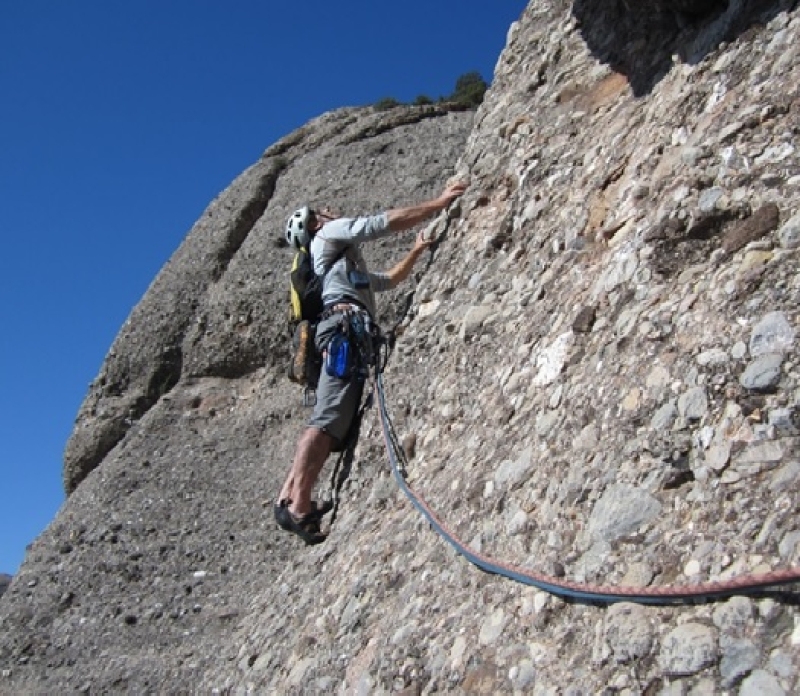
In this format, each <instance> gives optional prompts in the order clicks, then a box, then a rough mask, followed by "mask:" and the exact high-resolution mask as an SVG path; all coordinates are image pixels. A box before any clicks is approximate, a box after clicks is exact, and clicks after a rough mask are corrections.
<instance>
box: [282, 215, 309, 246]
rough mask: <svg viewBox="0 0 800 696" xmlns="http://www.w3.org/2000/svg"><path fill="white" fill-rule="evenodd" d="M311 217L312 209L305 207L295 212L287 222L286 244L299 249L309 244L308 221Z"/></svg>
mask: <svg viewBox="0 0 800 696" xmlns="http://www.w3.org/2000/svg"><path fill="white" fill-rule="evenodd" d="M310 217H311V208H309V207H308V206H307V205H304V206H303V207H302V208H299V209H298V210H295V211H294V212H293V213H292V214H291V215H290V216H289V219H288V220H287V221H286V243H287V244H288V245H289V246H291V247H294V248H295V249H299V248H300V247H304V246H306V244H308V240H309V235H308V219H309V218H310Z"/></svg>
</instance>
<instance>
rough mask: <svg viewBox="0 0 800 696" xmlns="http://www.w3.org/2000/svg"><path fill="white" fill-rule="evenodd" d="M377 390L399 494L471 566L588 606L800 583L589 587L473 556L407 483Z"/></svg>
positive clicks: (771, 576)
mask: <svg viewBox="0 0 800 696" xmlns="http://www.w3.org/2000/svg"><path fill="white" fill-rule="evenodd" d="M376 372H377V374H376V378H375V391H376V392H377V395H378V410H379V413H380V418H381V425H382V428H383V435H384V439H385V441H386V449H387V451H388V454H389V461H390V463H391V466H392V471H393V473H394V476H395V479H396V480H397V483H398V485H399V486H400V489H401V490H402V491H403V493H404V494H405V495H406V497H407V498H408V499H409V500H410V501H411V503H412V504H413V505H414V507H416V508H417V510H419V511H420V512H421V513H422V514H423V516H424V517H426V518H427V520H428V522H429V523H430V524H431V526H432V527H433V529H434V531H435V532H436V533H437V534H439V536H441V537H442V538H443V539H444V540H445V541H446V542H447V543H449V544H450V545H451V546H452V547H453V548H454V549H455V550H456V551H457V552H458V553H459V554H461V555H462V556H464V557H465V558H466V559H467V560H468V561H469V562H470V563H472V564H474V565H475V566H477V567H478V568H480V569H481V570H483V571H485V572H487V573H492V574H496V575H501V576H503V577H506V578H508V579H510V580H514V581H515V582H520V583H523V584H525V585H532V586H533V587H538V588H539V589H541V590H545V591H546V592H550V593H551V594H554V595H557V596H560V597H565V598H568V599H572V600H579V601H584V602H600V603H611V602H636V603H639V604H658V605H664V604H678V603H689V602H692V601H697V600H701V601H703V600H711V599H716V598H720V597H729V596H732V595H742V594H751V595H752V594H758V593H761V592H763V590H765V589H767V588H771V587H776V586H780V585H788V584H792V583H798V582H800V567H798V566H795V567H793V568H788V569H785V570H777V571H774V572H771V573H763V574H758V575H742V576H739V577H735V578H732V579H730V580H724V581H720V582H706V583H701V584H697V585H669V586H662V587H625V586H619V587H617V586H611V585H591V584H584V583H577V582H571V581H568V580H562V579H560V578H554V577H551V576H548V575H544V574H542V573H537V572H535V571H532V570H529V569H527V568H522V567H519V566H516V565H513V564H510V563H504V562H502V561H498V560H495V559H492V558H490V557H488V556H485V555H483V554H480V553H478V552H477V551H473V550H472V549H470V548H469V546H467V544H465V543H464V542H463V541H461V540H460V539H459V538H458V537H457V536H456V534H455V533H454V532H453V531H452V530H451V529H450V528H448V527H447V525H446V524H445V523H444V522H443V521H442V520H441V519H440V518H439V517H438V516H437V515H436V513H435V512H434V511H433V510H432V509H431V508H430V506H429V505H428V503H426V502H425V500H424V499H423V498H422V497H420V496H419V495H418V494H417V493H416V492H415V491H414V490H413V489H412V488H411V486H409V484H408V481H407V471H406V465H407V461H406V457H405V453H404V452H403V448H402V447H401V446H400V443H399V441H398V438H397V433H396V432H395V430H394V425H393V424H392V421H391V418H390V416H389V411H388V408H387V406H386V397H385V394H384V389H383V374H382V373H381V371H376Z"/></svg>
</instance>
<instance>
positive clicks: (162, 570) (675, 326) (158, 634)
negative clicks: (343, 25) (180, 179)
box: [0, 0, 800, 694]
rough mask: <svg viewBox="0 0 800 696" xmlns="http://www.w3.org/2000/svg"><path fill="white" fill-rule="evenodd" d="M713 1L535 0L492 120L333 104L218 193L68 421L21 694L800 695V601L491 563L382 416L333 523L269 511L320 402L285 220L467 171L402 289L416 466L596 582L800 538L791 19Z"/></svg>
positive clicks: (492, 539)
mask: <svg viewBox="0 0 800 696" xmlns="http://www.w3.org/2000/svg"><path fill="white" fill-rule="evenodd" d="M693 8H694V10H697V11H694V10H692V11H691V12H690V11H687V10H689V9H692V8H690V7H689V3H684V2H667V1H666V0H665V1H664V2H656V1H655V0H651V1H649V2H643V3H633V2H624V1H620V2H615V1H614V2H612V1H606V2H603V1H601V0H582V1H576V2H574V3H570V2H566V0H541V1H539V2H535V3H531V4H530V5H529V7H528V8H527V9H526V11H525V12H524V13H523V15H522V17H521V18H520V20H519V21H518V22H517V23H515V24H514V25H513V26H512V28H511V30H510V32H509V37H508V45H507V47H506V49H505V50H504V51H503V53H502V55H501V56H500V59H499V61H498V64H497V68H496V74H495V76H494V80H493V82H492V86H491V89H490V90H489V92H488V93H487V97H486V100H485V102H484V104H483V105H482V106H481V108H480V109H479V110H478V112H477V114H475V115H474V118H473V115H471V114H469V113H453V112H447V111H446V110H445V109H430V110H425V111H419V110H416V109H412V108H407V109H401V110H397V111H389V112H383V113H380V114H372V113H370V112H369V110H364V109H344V110H341V111H337V112H334V113H332V114H326V115H325V116H322V117H321V118H319V119H317V120H316V121H313V122H312V123H310V124H308V126H306V127H304V128H303V129H300V130H299V131H297V132H296V133H293V134H291V135H290V136H288V137H287V138H285V139H284V140H283V141H281V142H279V143H277V144H276V145H274V146H272V147H270V148H269V149H268V150H267V151H266V153H265V154H264V157H262V159H261V160H260V161H259V162H258V163H256V164H255V165H253V167H251V168H250V169H249V170H248V171H246V172H245V173H244V174H242V176H241V177H239V179H237V180H236V181H235V182H234V183H233V184H232V185H231V187H230V188H229V189H228V190H227V191H225V192H223V194H222V195H221V196H220V197H219V198H218V199H217V200H216V201H214V202H213V203H212V204H211V206H210V207H209V209H208V210H207V211H206V212H205V213H204V214H203V216H202V217H201V219H200V221H198V223H197V225H196V226H195V227H194V228H193V229H192V231H191V232H190V234H189V235H188V237H187V238H186V240H185V242H184V243H183V245H182V246H181V247H180V248H179V249H178V250H177V251H176V253H175V255H174V257H173V258H172V259H171V260H170V262H169V263H168V264H167V266H166V267H165V268H164V270H163V271H162V272H161V273H160V274H159V276H158V277H157V278H156V280H155V281H154V283H153V286H152V287H151V289H150V290H149V291H148V293H147V295H146V296H145V297H144V298H143V300H142V302H141V303H140V304H139V305H138V306H137V308H136V309H135V310H134V312H133V314H132V315H131V318H130V319H129V320H128V322H126V324H125V326H124V327H123V328H122V331H121V332H120V335H119V337H118V338H117V339H116V341H115V343H114V345H113V346H112V349H111V351H110V353H109V356H108V358H107V359H106V361H105V363H104V365H103V367H102V369H101V372H100V375H99V376H98V378H97V380H96V381H95V383H94V384H93V385H92V387H91V389H90V392H89V395H88V396H87V400H86V402H85V404H84V406H83V407H82V409H81V412H80V413H79V416H78V422H77V424H76V430H75V433H74V434H73V436H72V437H71V439H70V442H69V444H68V447H67V452H66V457H65V482H66V486H67V489H68V490H69V491H71V495H70V497H69V499H68V501H67V504H66V505H65V506H64V508H63V509H62V511H61V512H60V513H59V515H58V517H57V518H56V519H55V520H54V521H53V523H52V524H51V525H50V527H49V528H48V529H47V530H46V531H45V532H44V533H43V534H42V535H41V537H40V538H39V539H38V540H37V541H36V542H35V543H34V544H33V546H32V548H31V550H30V552H29V553H28V556H27V558H26V560H25V562H24V563H23V565H22V567H21V568H20V571H19V573H18V574H17V575H16V576H15V577H14V579H13V581H12V584H11V586H10V588H9V589H8V591H7V592H6V593H5V595H4V596H3V598H2V600H1V601H0V621H2V627H3V628H2V632H0V670H2V672H0V675H1V676H0V692H2V693H9V694H11V693H24V692H26V691H27V692H43V693H57V692H75V691H80V690H86V691H90V692H115V691H120V692H123V691H126V692H135V693H177V692H181V691H185V690H187V689H189V690H199V691H209V692H212V693H232V694H239V693H240V694H245V693H297V694H301V693H329V692H336V693H363V694H367V693H390V692H393V691H398V692H402V693H406V694H411V693H435V692H439V693H534V694H549V693H565V694H579V693H628V694H639V693H642V694H687V693H739V694H763V693H769V694H773V693H774V694H784V693H785V694H789V693H797V692H798V691H799V690H800V664H799V658H798V653H797V644H798V642H800V636H798V632H797V630H796V628H795V626H796V625H797V623H798V619H799V618H800V614H799V613H798V610H797V608H796V601H795V599H796V598H794V597H792V596H791V595H789V596H787V595H786V594H772V595H769V596H763V595H757V596H734V597H731V598H729V599H725V600H720V601H716V602H710V603H705V604H690V605H686V606H683V605H679V606H641V605H637V604H632V603H628V602H623V603H619V604H614V605H612V606H595V605H589V604H583V603H580V602H567V601H564V600H563V599H560V598H558V597H557V596H554V595H551V594H548V593H545V592H543V591H541V590H538V589H536V588H534V587H527V586H524V585H520V584H516V583H514V582H511V581H509V580H506V579H503V578H501V577H497V576H489V575H486V574H483V573H481V572H479V571H477V570H476V569H475V568H474V567H473V566H471V565H470V564H469V563H467V562H466V561H465V560H464V559H463V558H462V557H460V556H457V555H455V554H453V553H452V552H451V551H450V548H449V547H448V546H446V545H445V544H444V543H443V542H442V540H441V539H440V538H439V537H437V536H436V535H435V534H434V533H433V532H432V531H431V529H430V527H429V525H428V524H427V523H426V522H425V520H424V519H423V518H422V517H420V515H419V514H418V513H417V512H416V511H415V510H414V509H413V508H412V507H411V506H410V505H409V503H408V502H407V501H406V499H405V498H404V497H403V496H402V494H401V493H400V492H399V491H398V487H397V486H396V484H395V482H394V481H393V479H392V478H391V475H390V473H389V471H388V467H387V463H386V462H387V457H386V454H385V452H384V451H383V445H382V441H381V439H380V436H379V427H378V425H377V419H376V418H375V414H374V413H373V414H371V415H368V417H367V420H366V422H365V425H364V428H363V430H362V439H361V443H360V445H359V448H358V451H357V457H356V461H355V464H354V467H353V471H352V473H351V477H350V480H349V481H348V484H347V486H346V488H345V500H344V502H343V506H342V508H341V510H340V513H339V516H338V517H337V520H336V523H335V525H334V526H333V529H332V532H331V536H330V538H329V539H328V541H327V542H326V543H325V544H323V545H321V546H319V547H314V548H313V549H306V548H305V547H302V546H301V545H300V544H299V542H298V541H297V540H296V539H294V538H293V537H289V536H288V535H285V534H283V533H279V532H277V531H276V530H275V525H274V522H273V521H272V518H271V513H270V510H269V509H268V508H266V509H264V508H263V507H262V502H263V501H265V500H267V501H269V500H270V499H271V498H272V497H273V496H274V495H275V493H276V491H277V488H278V487H279V485H280V483H281V481H282V477H283V475H284V474H285V470H286V468H287V466H288V463H289V460H290V457H291V454H292V450H293V445H294V439H295V438H296V436H297V434H298V433H299V432H300V430H301V428H302V426H303V421H304V418H305V415H306V414H305V412H304V410H303V409H302V408H301V407H300V398H299V394H298V393H297V391H296V390H295V389H294V388H293V386H292V385H291V384H289V383H288V381H287V380H286V378H285V376H284V371H285V362H286V347H285V343H286V341H285V333H284V331H285V330H284V325H283V313H284V312H285V302H286V295H285V293H286V289H285V288H286V285H285V283H286V278H285V273H286V264H287V263H288V259H287V256H288V252H287V251H286V250H285V249H280V248H277V247H276V246H275V241H274V240H275V237H276V234H278V235H279V232H280V230H281V228H282V225H283V220H284V218H285V216H286V214H287V213H288V212H289V211H291V210H292V209H293V208H294V207H295V206H296V205H298V204H299V203H300V202H302V200H303V199H307V200H311V201H313V202H318V203H321V202H330V203H331V204H332V205H334V206H336V207H339V208H342V209H344V210H347V211H352V210H375V209H380V208H382V207H387V206H392V205H402V204H404V203H409V202H412V201H414V200H416V199H419V198H421V197H425V196H428V195H431V194H434V193H436V192H437V191H438V190H439V189H440V188H441V187H442V185H443V184H444V183H445V181H446V180H447V179H448V178H451V177H452V176H464V177H469V179H470V181H471V187H470V190H469V192H468V193H467V195H466V196H465V197H464V198H463V200H462V201H461V203H460V205H458V206H457V207H456V209H454V210H451V211H450V214H449V216H447V217H445V216H442V218H441V219H439V220H437V221H436V222H435V223H433V225H432V226H431V231H432V232H436V233H439V234H441V236H442V244H441V246H440V248H439V251H438V252H437V255H436V257H435V259H434V261H433V263H432V264H431V265H430V266H428V267H421V268H420V269H419V273H418V274H417V277H416V279H415V281H414V282H413V283H411V284H409V285H406V286H404V287H403V288H402V289H401V290H399V291H398V292H397V293H396V294H395V295H393V296H391V297H389V298H383V300H384V301H383V302H382V303H381V312H382V317H381V319H382V323H383V324H384V325H385V326H389V325H391V324H392V323H394V322H395V321H398V320H399V321H400V322H401V329H402V332H401V334H400V337H399V339H398V342H397V345H396V348H395V351H394V353H393V355H392V358H391V361H390V362H389V365H388V368H387V371H386V373H385V376H384V380H385V383H386V391H387V398H388V401H389V406H390V410H391V412H392V416H393V418H394V423H395V427H396V429H397V432H398V434H399V436H400V437H401V440H402V441H403V442H404V443H405V445H406V449H407V450H408V451H409V452H410V453H412V454H413V457H412V458H411V460H410V462H409V472H408V473H409V481H410V484H411V485H412V486H413V488H414V489H415V490H416V491H418V492H420V493H421V494H422V495H423V497H424V498H425V499H426V500H427V501H428V503H429V504H430V506H431V507H432V508H433V509H434V510H435V511H436V512H437V513H438V514H439V515H440V516H441V517H442V518H444V519H445V520H446V522H447V524H448V526H449V527H450V528H451V529H452V530H453V531H454V532H455V533H456V534H457V535H458V536H459V537H460V538H461V539H463V540H464V541H466V542H467V543H468V544H469V545H470V547H471V548H472V549H474V550H476V551H478V552H480V553H482V554H485V555H488V556H491V557H494V558H498V559H500V560H501V561H506V562H510V563H514V564H515V565H520V566H527V567H530V568H531V569H533V570H536V571H539V572H544V573H547V574H549V575H552V576H555V577H563V578H564V579H565V580H569V581H572V582H582V583H587V584H589V585H598V584H601V585H608V584H610V585H637V586H651V587H652V586H663V585H672V584H683V585H691V584H694V583H702V582H706V581H724V580H726V579H728V578H731V577H734V576H738V575H740V574H743V573H759V572H766V571H769V570H773V569H778V568H786V567H789V566H792V565H796V564H797V563H798V555H799V553H798V541H800V529H798V521H797V519H798V518H797V510H798V480H800V457H799V456H798V452H799V451H800V450H799V448H798V443H800V371H799V370H798V340H800V339H798V336H797V333H798V328H799V327H800V317H799V316H798V315H799V314H800V310H798V305H799V304H800V303H799V302H798V300H799V299H800V273H798V270H800V259H799V258H798V253H800V252H798V246H799V245H800V232H798V230H800V222H799V221H798V216H799V215H800V213H798V201H799V200H800V154H799V153H798V151H797V145H796V141H797V135H798V131H800V88H798V85H800V61H799V60H798V52H800V48H798V47H800V12H798V10H797V8H796V3H794V2H764V1H758V0H729V2H727V3H725V2H722V3H715V2H704V3H695V4H693ZM408 243H409V237H403V238H398V239H394V240H392V242H391V243H387V244H385V245H383V246H379V247H375V248H373V249H371V250H370V253H371V254H372V255H373V256H372V257H371V260H373V265H374V266H376V267H379V266H383V265H385V264H388V263H391V260H390V259H395V258H397V257H398V256H399V255H400V254H401V253H402V250H403V249H405V248H407V246H408ZM412 290H413V291H414V292H413V296H409V294H408V293H409V292H410V291H412ZM409 299H410V302H409ZM406 308H408V311H405V310H406ZM331 464H332V462H331ZM330 469H331V465H330V464H329V466H328V467H327V468H326V471H325V473H324V474H323V481H327V479H326V476H327V475H329V474H330ZM787 599H788V600H789V601H787Z"/></svg>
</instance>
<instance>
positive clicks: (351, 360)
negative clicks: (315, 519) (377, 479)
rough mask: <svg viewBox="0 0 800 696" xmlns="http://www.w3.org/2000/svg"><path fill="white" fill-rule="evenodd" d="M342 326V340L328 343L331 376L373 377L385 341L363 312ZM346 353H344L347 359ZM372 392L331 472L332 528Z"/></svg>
mask: <svg viewBox="0 0 800 696" xmlns="http://www.w3.org/2000/svg"><path fill="white" fill-rule="evenodd" d="M344 323H345V324H346V326H343V327H342V329H343V332H344V334H343V338H338V339H337V338H336V335H335V336H334V339H332V341H331V343H333V342H334V340H338V341H339V346H338V347H337V348H336V349H335V350H336V351H337V352H338V353H339V355H337V356H335V357H334V358H332V359H331V360H330V361H329V362H330V363H331V370H333V371H334V373H337V372H338V373H337V374H336V375H335V376H340V378H343V377H344V376H345V375H346V376H347V378H348V379H357V380H359V381H361V382H364V383H365V382H366V381H367V380H368V379H369V374H370V368H373V369H374V371H375V374H378V373H379V372H380V371H382V370H383V365H384V364H385V360H384V359H383V358H382V356H383V354H384V351H383V350H382V348H383V346H384V345H385V343H386V338H385V337H384V336H383V334H382V333H381V331H380V329H379V327H378V326H377V325H376V324H374V323H373V322H372V320H371V319H370V317H369V314H367V313H366V312H353V313H349V314H348V315H347V316H346V321H345V322H344ZM337 335H338V334H337ZM343 340H344V341H346V345H347V348H346V349H343V348H342V341H343ZM329 345H330V344H329ZM329 351H330V347H329ZM345 353H347V355H346V356H345ZM326 369H327V366H326ZM365 391H366V390H365ZM373 393H374V388H373V389H370V390H369V391H367V392H366V397H364V398H363V399H362V403H361V406H360V407H359V409H358V411H357V412H356V415H355V417H354V418H353V422H352V423H351V424H350V429H349V430H348V431H347V435H346V436H345V439H344V443H343V444H344V446H343V448H342V451H341V452H340V453H339V457H338V459H337V460H336V463H335V464H334V466H333V470H332V472H331V481H330V495H329V498H328V499H329V500H330V501H331V503H332V508H331V519H330V523H329V524H330V526H333V523H334V522H335V521H336V515H337V514H338V512H339V503H340V501H341V493H342V488H343V487H344V484H345V483H346V482H347V479H348V478H349V477H350V472H351V471H352V469H353V461H354V459H355V450H356V445H357V444H358V439H359V436H360V434H361V423H362V421H363V420H364V414H365V413H366V412H367V411H368V410H369V409H370V408H371V407H372V403H373V400H374V397H373Z"/></svg>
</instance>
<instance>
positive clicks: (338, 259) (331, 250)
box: [309, 213, 391, 318]
mask: <svg viewBox="0 0 800 696" xmlns="http://www.w3.org/2000/svg"><path fill="white" fill-rule="evenodd" d="M390 233H391V231H390V230H389V218H388V216H387V215H386V213H381V214H380V215H370V216H366V217H359V218H339V219H338V220H331V221H330V222H329V223H327V224H326V225H324V226H323V227H322V229H321V230H319V232H317V233H316V235H314V239H312V240H311V245H310V249H309V250H310V252H311V256H312V257H313V259H314V272H315V273H316V274H317V275H320V276H324V278H325V280H324V281H323V286H322V301H323V302H324V304H325V306H326V307H328V306H330V305H333V304H337V303H340V302H356V303H358V304H360V305H361V306H362V307H364V308H365V309H366V310H367V311H368V312H369V313H370V316H372V317H373V318H374V317H375V293H376V292H383V291H385V290H389V289H391V282H390V280H389V276H388V274H386V273H371V272H370V271H369V270H368V269H367V263H366V261H365V260H364V257H363V255H362V254H361V249H360V248H359V247H360V245H361V244H362V243H363V242H366V241H369V240H372V239H380V238H381V237H386V236H388V235H389V234H390ZM353 271H356V272H357V273H361V274H363V275H364V276H365V277H366V278H368V279H369V285H368V287H363V288H361V287H359V288H356V287H355V286H354V284H353Z"/></svg>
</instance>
